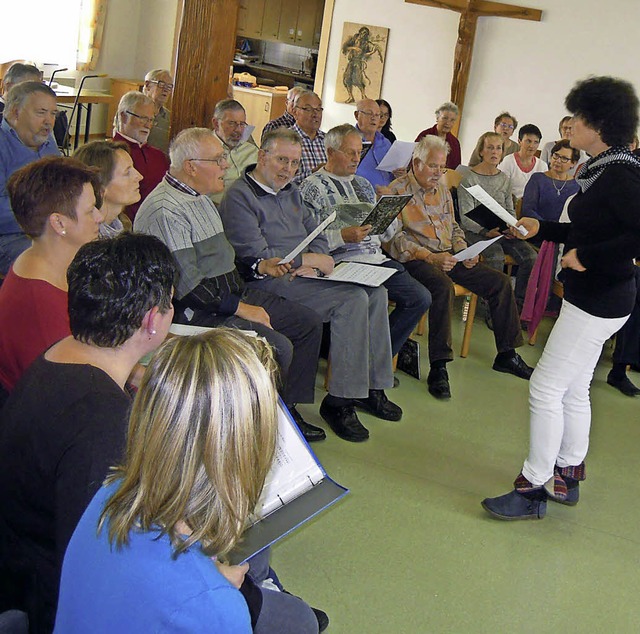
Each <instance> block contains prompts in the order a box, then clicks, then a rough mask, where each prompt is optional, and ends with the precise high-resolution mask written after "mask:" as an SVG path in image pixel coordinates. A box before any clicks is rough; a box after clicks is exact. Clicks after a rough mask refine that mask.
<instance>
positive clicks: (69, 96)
mask: <svg viewBox="0 0 640 634" xmlns="http://www.w3.org/2000/svg"><path fill="white" fill-rule="evenodd" d="M55 93H56V100H57V101H58V103H60V104H66V105H69V104H71V105H72V106H73V107H74V109H75V105H76V104H77V106H78V108H77V113H76V133H75V136H74V139H73V148H74V149H76V148H77V147H78V144H79V142H80V130H81V127H82V110H83V106H84V107H85V108H86V109H87V116H86V120H85V124H84V142H85V143H87V142H88V141H89V128H90V126H91V107H92V106H93V104H94V103H95V104H100V103H106V104H110V103H111V102H112V101H113V95H111V94H110V93H107V92H99V91H97V90H83V91H82V93H81V94H80V95H79V96H78V91H77V90H76V89H75V88H67V87H65V86H58V88H56V90H55ZM69 118H70V119H71V118H73V110H72V111H71V117H69Z"/></svg>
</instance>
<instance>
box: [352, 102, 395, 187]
mask: <svg viewBox="0 0 640 634" xmlns="http://www.w3.org/2000/svg"><path fill="white" fill-rule="evenodd" d="M354 114H355V117H356V121H357V125H356V128H357V129H358V132H360V134H361V135H362V145H363V150H362V160H361V161H360V165H359V166H358V171H357V172H356V174H357V175H358V176H363V177H364V178H366V179H367V180H368V181H369V182H370V183H371V184H372V185H373V186H374V188H375V187H386V186H387V185H389V183H390V182H391V181H392V180H393V178H394V174H392V173H391V172H383V171H381V170H379V169H377V167H378V165H380V161H381V160H382V159H383V158H384V157H385V155H386V153H387V152H388V151H389V149H390V148H391V141H389V139H387V137H385V136H384V135H383V134H382V133H381V132H379V131H378V128H379V127H380V106H379V105H378V104H377V103H376V102H375V101H374V100H373V99H361V100H360V101H358V103H356V111H355V113H354ZM405 171H406V170H398V171H397V173H396V174H395V176H401V175H402V174H404V173H405Z"/></svg>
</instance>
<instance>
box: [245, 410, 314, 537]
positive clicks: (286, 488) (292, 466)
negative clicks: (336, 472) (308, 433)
mask: <svg viewBox="0 0 640 634" xmlns="http://www.w3.org/2000/svg"><path fill="white" fill-rule="evenodd" d="M323 479H324V472H323V471H322V469H321V467H320V465H319V464H318V462H317V460H316V458H315V456H314V455H313V454H312V453H311V450H310V449H309V447H308V445H307V444H306V442H305V441H304V440H303V439H302V438H301V437H300V435H299V433H298V432H297V430H296V429H295V428H294V427H293V423H292V422H291V420H290V419H289V416H288V414H287V413H286V412H285V411H284V409H283V406H282V403H280V402H279V403H278V438H277V441H276V451H275V454H274V457H273V464H272V465H271V469H270V470H269V473H268V475H267V479H266V481H265V484H264V488H263V489H262V495H261V496H260V499H259V500H258V504H257V505H256V508H255V510H254V513H253V515H252V517H251V519H250V523H251V524H254V523H255V522H257V521H259V520H260V519H262V518H263V517H266V516H267V515H269V513H272V512H273V511H275V510H276V509H278V508H280V507H281V506H284V505H285V504H287V502H290V501H291V500H293V499H295V498H297V497H299V496H300V495H302V494H303V493H305V492H306V491H308V490H309V489H312V488H313V487H314V486H315V485H316V484H318V483H319V482H322V480H323Z"/></svg>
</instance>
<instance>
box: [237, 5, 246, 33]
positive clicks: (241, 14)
mask: <svg viewBox="0 0 640 634" xmlns="http://www.w3.org/2000/svg"><path fill="white" fill-rule="evenodd" d="M248 20H249V0H240V4H239V5H238V23H237V26H236V33H237V34H238V35H242V36H244V37H246V36H247V29H248V26H249V24H248Z"/></svg>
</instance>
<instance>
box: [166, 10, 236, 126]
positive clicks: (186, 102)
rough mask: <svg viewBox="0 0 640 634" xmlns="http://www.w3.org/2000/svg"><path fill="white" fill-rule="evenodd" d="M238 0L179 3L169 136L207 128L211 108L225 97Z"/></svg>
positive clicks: (232, 52) (234, 39)
mask: <svg viewBox="0 0 640 634" xmlns="http://www.w3.org/2000/svg"><path fill="white" fill-rule="evenodd" d="M238 7H239V0H215V2H213V1H212V0H183V2H182V19H181V21H180V31H179V35H178V53H177V56H176V67H175V88H174V91H173V98H172V101H171V136H172V137H174V136H175V135H176V134H178V132H180V131H181V130H184V129H185V128H191V127H194V126H197V127H206V128H208V127H210V125H211V115H212V114H213V108H214V106H215V105H216V103H217V102H218V101H220V100H221V99H225V98H226V97H227V96H228V87H229V67H230V66H231V64H232V62H233V55H234V51H235V44H236V23H237V20H238Z"/></svg>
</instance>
